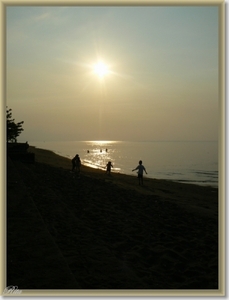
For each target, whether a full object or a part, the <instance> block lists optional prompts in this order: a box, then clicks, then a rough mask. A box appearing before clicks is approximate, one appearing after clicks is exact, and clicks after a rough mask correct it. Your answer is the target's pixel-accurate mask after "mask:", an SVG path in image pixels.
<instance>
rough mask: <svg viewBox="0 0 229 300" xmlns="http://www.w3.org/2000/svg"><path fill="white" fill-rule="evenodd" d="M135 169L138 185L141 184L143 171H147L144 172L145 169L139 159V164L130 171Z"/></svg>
mask: <svg viewBox="0 0 229 300" xmlns="http://www.w3.org/2000/svg"><path fill="white" fill-rule="evenodd" d="M135 170H138V182H139V185H143V171H145V173H146V174H147V172H146V169H145V167H144V166H143V164H142V161H141V160H140V161H139V165H138V166H137V167H136V168H135V169H133V170H132V172H133V171H135Z"/></svg>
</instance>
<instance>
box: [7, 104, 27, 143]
mask: <svg viewBox="0 0 229 300" xmlns="http://www.w3.org/2000/svg"><path fill="white" fill-rule="evenodd" d="M23 123H24V121H21V122H19V123H15V122H14V119H12V109H11V108H10V109H6V127H7V137H6V138H7V143H8V142H14V143H16V142H17V137H18V136H19V135H20V134H21V133H22V131H23V130H24V129H23V128H22V124H23Z"/></svg>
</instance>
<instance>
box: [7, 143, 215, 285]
mask: <svg viewBox="0 0 229 300" xmlns="http://www.w3.org/2000/svg"><path fill="white" fill-rule="evenodd" d="M30 151H32V152H34V153H35V154H36V163H35V164H25V163H21V162H19V161H9V163H8V185H7V191H8V197H7V203H8V209H7V216H8V231H7V236H8V260H7V262H8V264H7V271H8V274H7V285H18V286H19V288H20V289H69V288H70V289H163V290H164V289H218V190H217V189H214V188H210V187H200V186H195V185H186V184H179V183H173V182H170V181H165V180H154V179H147V178H145V182H144V183H145V185H144V186H143V187H139V186H138V182H137V178H136V177H135V176H126V175H121V174H112V175H111V176H109V175H106V174H105V172H103V171H100V170H93V169H90V168H87V167H82V173H81V176H80V178H78V176H76V175H75V174H73V173H72V172H70V169H71V162H70V160H68V159H66V158H63V157H60V156H58V155H55V154H54V153H52V152H50V151H46V150H40V149H36V148H33V147H31V148H30Z"/></svg>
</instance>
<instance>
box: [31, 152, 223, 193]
mask: <svg viewBox="0 0 229 300" xmlns="http://www.w3.org/2000/svg"><path fill="white" fill-rule="evenodd" d="M28 151H30V152H33V153H35V154H36V153H38V151H39V158H38V160H39V162H44V163H48V164H49V163H50V164H51V165H53V166H55V163H52V162H49V156H50V155H52V154H53V155H56V156H57V157H58V158H59V159H58V160H59V162H57V159H56V160H55V161H56V162H57V165H59V166H60V167H63V168H66V169H71V158H69V157H67V156H63V155H61V154H59V153H58V152H55V151H53V150H47V149H43V148H39V147H36V146H30V147H29V150H28ZM68 165H69V166H68ZM81 169H82V171H85V172H86V173H88V172H89V173H90V172H92V173H95V172H98V173H101V172H103V173H104V172H105V167H104V168H102V167H101V168H99V167H95V168H94V167H90V166H88V165H86V164H83V163H82V168H81ZM115 174H117V175H124V176H130V177H137V175H136V173H133V174H126V173H122V172H116V171H113V172H112V175H115ZM115 176H116V175H115ZM144 180H147V181H148V180H161V181H168V182H173V183H178V184H186V185H187V184H188V185H196V186H200V187H208V188H213V189H217V190H218V185H211V184H210V183H209V184H204V183H199V184H198V183H196V182H193V181H190V180H187V182H185V180H184V181H183V180H172V179H163V178H159V179H158V178H152V177H148V176H145V174H144Z"/></svg>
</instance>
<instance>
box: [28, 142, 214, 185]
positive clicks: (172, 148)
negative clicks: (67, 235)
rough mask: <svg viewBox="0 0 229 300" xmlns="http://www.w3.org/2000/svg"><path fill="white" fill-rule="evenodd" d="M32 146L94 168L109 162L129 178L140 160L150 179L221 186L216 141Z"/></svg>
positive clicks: (42, 144)
mask: <svg viewBox="0 0 229 300" xmlns="http://www.w3.org/2000/svg"><path fill="white" fill-rule="evenodd" d="M30 145H32V146H36V147H37V148H42V149H48V150H52V151H54V152H55V153H57V154H59V155H62V156H65V157H68V158H72V157H73V156H75V154H79V155H80V158H81V161H82V163H83V164H85V165H88V166H91V167H95V168H101V169H105V166H106V164H107V162H108V161H109V160H110V161H111V162H112V164H113V166H114V168H113V169H112V171H113V172H120V173H124V174H130V175H136V173H135V172H131V170H132V169H134V168H135V167H136V166H137V165H138V161H139V160H140V159H141V160H142V161H143V165H144V166H145V168H146V170H147V172H148V175H146V176H148V177H150V178H157V179H170V180H174V181H180V182H187V183H195V184H199V185H211V186H218V143H217V142H140V143H139V142H121V141H103V142H102V141H72V142H30ZM69 167H71V166H69Z"/></svg>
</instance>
